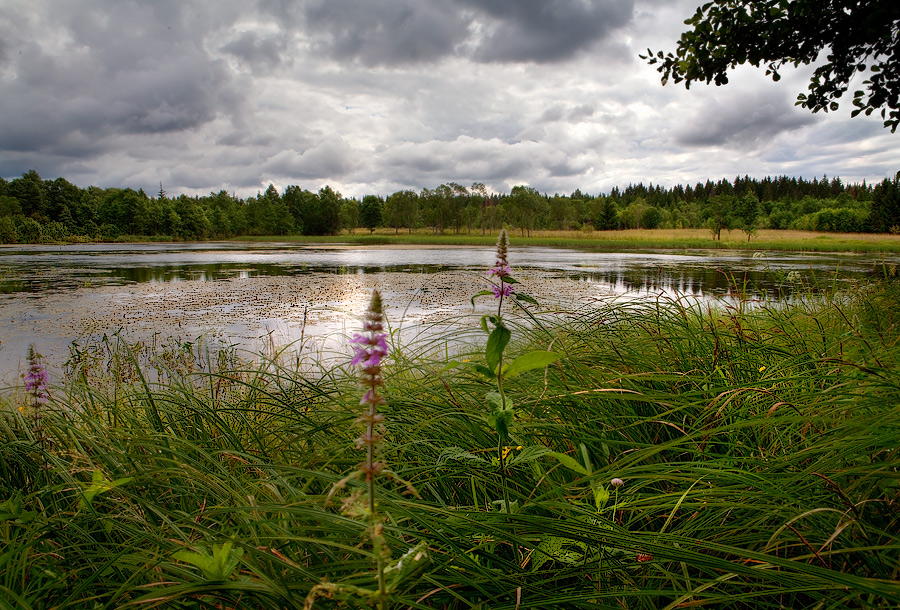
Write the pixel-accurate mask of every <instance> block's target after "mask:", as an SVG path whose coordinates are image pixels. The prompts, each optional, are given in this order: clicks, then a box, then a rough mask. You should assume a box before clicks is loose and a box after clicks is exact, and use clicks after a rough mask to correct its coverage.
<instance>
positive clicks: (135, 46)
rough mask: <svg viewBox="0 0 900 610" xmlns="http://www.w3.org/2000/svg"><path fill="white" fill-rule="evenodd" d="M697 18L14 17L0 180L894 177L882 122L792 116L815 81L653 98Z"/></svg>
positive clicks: (39, 4) (273, 12)
mask: <svg viewBox="0 0 900 610" xmlns="http://www.w3.org/2000/svg"><path fill="white" fill-rule="evenodd" d="M694 8H695V1H690V0H679V1H678V2H675V3H672V2H661V1H660V0H592V1H587V0H442V1H440V2H435V1H433V0H368V1H366V2H361V1H358V0H299V1H293V0H257V1H256V2H248V1H240V0H216V1H215V2H213V1H212V0H198V1H197V2H190V3H185V2H179V1H176V0H155V1H154V2H142V1H138V0H97V1H95V2H91V3H73V2H67V1H66V0H7V2H4V10H3V12H2V13H0V85H2V91H3V93H2V95H0V117H2V120H0V174H2V176H3V177H5V178H7V179H10V178H15V177H17V176H19V175H21V174H22V173H24V172H26V171H28V170H30V169H35V170H37V171H38V172H39V173H40V174H41V175H42V176H43V177H45V178H55V177H57V176H64V177H66V178H68V179H69V180H71V181H72V182H74V183H76V184H79V185H81V186H87V185H89V184H96V185H98V186H129V187H132V188H143V189H145V190H146V191H147V192H155V191H156V189H158V186H159V183H160V182H162V183H163V184H164V187H165V189H166V190H167V191H168V192H169V193H170V194H178V193H187V194H205V193H208V192H210V191H218V190H219V189H227V190H228V191H233V192H235V193H237V194H238V195H241V196H247V195H252V194H255V193H256V192H257V191H259V190H264V189H265V187H266V186H267V185H268V184H269V183H270V182H271V183H274V184H275V185H276V186H278V187H279V188H284V187H285V186H287V185H289V184H298V185H300V186H302V187H303V188H310V189H312V190H316V189H318V188H320V187H321V186H324V185H325V184H329V185H331V186H332V187H334V188H335V189H336V190H339V191H341V192H342V193H343V194H344V195H351V196H362V195H364V194H368V193H378V194H382V195H386V194H389V193H391V192H393V191H395V190H400V189H405V188H413V189H421V188H423V187H428V188H433V187H435V186H437V185H438V184H440V183H443V182H450V181H453V182H458V183H461V184H471V183H472V182H483V183H485V184H487V185H488V187H489V188H490V189H493V190H495V191H498V192H499V191H506V192H508V190H509V189H510V188H511V187H512V186H515V185H517V184H527V185H529V186H533V187H535V188H537V189H538V190H540V191H543V192H549V193H553V192H571V191H573V190H574V189H576V188H577V189H581V190H582V191H585V192H595V193H596V192H603V191H608V190H609V189H610V188H612V187H614V186H626V185H627V184H628V183H629V182H645V183H647V182H653V183H662V184H674V183H676V182H683V183H684V182H691V183H693V182H696V181H698V180H706V179H708V178H709V179H718V178H720V177H728V176H734V175H739V174H740V175H743V174H750V175H771V174H782V173H789V174H791V175H802V176H807V177H810V176H821V175H822V174H823V173H827V174H828V175H840V176H842V177H843V178H844V179H845V180H862V179H867V180H878V179H881V178H882V177H884V176H887V175H892V174H893V173H894V172H896V171H897V169H898V168H897V167H895V165H896V159H895V156H894V155H893V150H894V149H895V148H896V147H895V145H894V142H895V139H893V136H891V134H890V132H888V131H887V130H883V129H881V127H880V122H879V121H878V120H877V117H872V118H858V119H852V120H851V119H850V118H849V110H846V109H844V108H842V109H841V110H840V111H839V112H835V113H829V114H823V115H811V114H809V113H808V112H807V111H805V110H802V109H798V108H795V107H794V106H793V97H794V96H795V95H796V93H797V92H799V91H803V90H804V89H805V82H804V79H805V78H808V72H806V73H804V72H803V71H802V70H800V71H796V73H793V72H786V73H785V74H784V77H785V78H784V79H783V80H782V82H781V83H777V84H775V83H772V82H771V81H770V80H768V79H767V78H765V76H764V75H763V74H761V73H759V72H758V71H754V70H749V69H748V70H741V71H738V73H737V74H736V75H735V76H734V78H732V84H730V85H729V86H728V87H724V88H716V87H702V86H700V87H694V88H692V89H691V90H690V91H685V90H684V89H683V88H680V87H678V86H672V85H669V86H667V87H663V86H661V84H660V82H659V79H658V75H657V74H656V72H655V71H654V70H653V68H652V67H650V66H647V65H646V64H644V63H643V62H642V61H641V60H640V59H639V58H638V57H637V55H638V53H640V52H642V51H644V50H645V49H646V48H647V47H652V48H661V49H671V48H673V47H674V44H675V40H676V39H677V36H678V33H679V32H680V29H681V27H682V26H681V22H682V21H683V19H684V18H686V17H688V16H690V15H691V14H692V13H693V11H694Z"/></svg>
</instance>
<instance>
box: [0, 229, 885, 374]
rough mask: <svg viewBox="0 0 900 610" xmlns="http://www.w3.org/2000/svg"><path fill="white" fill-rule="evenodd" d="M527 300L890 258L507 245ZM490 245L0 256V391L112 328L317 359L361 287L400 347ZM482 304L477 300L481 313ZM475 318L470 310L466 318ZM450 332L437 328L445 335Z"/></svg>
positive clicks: (454, 303)
mask: <svg viewBox="0 0 900 610" xmlns="http://www.w3.org/2000/svg"><path fill="white" fill-rule="evenodd" d="M509 259H510V263H511V264H512V266H513V268H514V274H515V276H516V277H517V278H518V279H520V280H522V281H523V287H527V290H526V292H528V293H529V294H532V296H535V297H536V298H538V299H539V300H540V301H541V303H542V305H547V306H548V307H555V308H560V307H575V306H583V305H585V304H589V303H590V302H591V301H592V300H596V299H608V298H626V299H634V298H655V297H657V296H660V295H662V296H667V297H673V298H674V297H681V298H690V299H699V300H724V301H726V302H727V301H728V299H730V298H732V297H731V295H732V294H733V293H734V291H735V289H736V287H737V288H739V289H740V290H741V291H742V292H743V293H744V294H745V295H746V296H749V297H750V298H752V299H759V298H763V297H765V298H767V299H770V298H790V296H791V294H792V293H793V292H794V291H796V290H801V291H803V292H804V293H808V292H809V291H815V290H816V289H817V287H819V286H823V285H830V284H832V283H834V282H848V281H855V280H858V279H861V278H864V277H866V276H870V275H874V274H877V273H879V270H880V269H881V267H882V265H884V264H888V265H896V264H897V263H898V262H900V257H897V256H889V257H887V258H884V257H881V256H873V255H868V256H862V255H851V254H798V253H782V252H778V253H775V252H766V253H752V252H727V253H722V252H719V251H652V252H622V253H599V252H586V251H579V250H572V249H553V248H531V247H529V248H515V247H513V248H510V253H509ZM493 260H494V250H493V248H490V247H483V248H474V247H436V248H435V247H427V248H423V247H386V246H385V247H377V246H372V247H359V246H344V245H315V246H308V245H296V244H285V243H266V244H241V243H234V242H221V243H190V244H137V245H135V244H86V245H84V244H83V245H67V246H34V245H30V246H0V381H2V382H4V383H12V382H14V381H15V378H16V376H17V373H18V372H19V371H21V370H22V368H23V361H24V358H25V355H26V353H27V348H28V345H29V344H34V345H35V347H36V348H37V349H38V351H40V352H41V353H42V354H44V356H45V357H47V358H48V361H50V362H51V363H54V364H56V365H59V364H61V363H62V362H64V361H65V359H66V357H67V355H68V353H69V346H70V345H71V343H72V342H73V341H76V342H85V341H92V340H97V338H98V337H101V336H103V334H107V335H109V334H111V333H115V332H120V333H123V334H125V335H127V337H128V338H129V339H130V340H149V339H150V338H153V339H154V340H166V339H169V338H174V339H177V340H180V341H181V340H194V339H196V338H197V337H199V336H201V335H202V336H204V337H207V338H210V339H211V340H213V341H214V342H218V343H219V344H227V345H238V346H240V347H242V348H246V349H248V350H250V351H255V350H257V349H259V346H260V343H261V342H263V341H265V342H270V343H271V342H277V343H279V344H289V343H292V342H296V341H298V340H299V339H301V338H302V339H303V341H309V342H311V344H312V345H313V346H315V347H316V348H317V349H322V348H323V347H324V346H326V344H327V343H328V338H329V337H330V338H331V342H332V344H337V343H340V342H341V340H342V338H343V337H344V336H345V333H347V332H348V328H349V329H350V331H352V330H353V329H355V328H356V326H355V325H356V324H357V320H358V317H359V315H361V313H362V311H363V310H364V308H365V305H366V302H367V299H368V295H369V293H370V292H371V289H372V288H373V287H375V286H378V287H379V288H380V289H381V290H382V291H383V292H384V293H385V301H386V302H387V303H389V304H390V305H389V308H388V318H389V320H391V322H392V324H393V325H394V327H395V328H401V329H404V332H406V336H407V337H408V338H410V339H412V338H414V337H415V336H418V334H419V333H420V332H422V331H421V329H423V328H432V327H434V325H437V326H440V325H441V320H445V321H446V320H447V319H448V318H452V319H453V320H454V322H453V323H456V322H458V321H459V318H458V316H461V315H464V314H466V313H471V311H472V307H471V304H470V301H469V298H470V297H471V295H472V294H474V293H475V292H477V291H479V290H482V289H484V288H485V287H486V286H487V284H485V283H484V282H485V279H484V270H485V269H487V268H488V267H490V266H491V264H492V263H493ZM486 305H487V304H485V306H486ZM476 313H477V312H476ZM443 328H445V329H446V325H445V326H444V327H443Z"/></svg>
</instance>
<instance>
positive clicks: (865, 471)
mask: <svg viewBox="0 0 900 610" xmlns="http://www.w3.org/2000/svg"><path fill="white" fill-rule="evenodd" d="M898 299H900V286H898V285H897V284H896V283H891V282H882V283H878V284H871V285H865V286H859V287H856V288H854V289H852V290H850V291H846V292H841V293H830V294H828V295H827V296H826V297H825V298H819V297H816V298H812V297H810V298H808V299H800V300H797V301H795V302H793V303H791V304H789V305H779V306H750V305H749V304H740V303H739V304H738V305H734V306H730V307H724V306H720V307H711V306H701V305H697V304H695V303H694V302H688V301H680V300H677V299H675V300H669V299H659V300H656V301H650V302H630V303H624V304H623V303H619V302H615V301H609V302H598V303H596V304H595V305H593V306H592V307H590V308H588V309H584V310H582V311H577V312H570V313H568V314H558V315H551V314H549V313H544V312H541V310H540V309H539V308H536V307H534V306H531V307H530V308H529V309H527V312H526V311H520V313H519V314H518V315H514V313H513V312H510V311H507V312H505V313H504V314H503V324H504V325H505V327H506V328H508V329H509V331H510V335H511V337H512V338H511V340H510V341H509V343H508V344H507V345H506V346H505V349H504V351H503V356H502V358H503V362H512V361H514V359H515V358H516V357H518V356H520V355H522V354H528V353H532V352H535V351H542V350H543V351H550V350H552V351H553V352H554V353H558V354H560V355H561V357H560V358H559V359H557V360H555V361H553V362H552V363H550V364H549V365H547V366H546V367H535V368H532V369H531V370H525V371H523V372H521V374H517V375H514V376H508V377H504V378H503V379H502V388H503V392H504V394H505V395H507V396H511V397H515V408H514V409H515V410H514V416H513V417H512V418H511V421H509V426H508V430H507V431H506V434H507V436H508V442H506V443H501V444H500V445H499V447H500V451H499V453H498V440H499V436H498V430H497V429H496V425H495V423H496V422H493V423H492V421H491V417H490V416H491V413H490V411H489V410H487V409H486V408H485V394H486V393H488V392H490V391H491V390H492V389H495V388H496V387H497V380H496V379H491V378H490V377H489V376H486V375H485V374H484V371H483V370H481V369H479V368H478V367H479V366H480V367H484V365H485V354H486V352H485V351H484V349H483V341H484V339H483V338H482V339H480V341H479V340H475V341H473V342H472V343H471V347H470V348H469V347H467V346H466V345H467V344H462V345H461V344H460V343H459V341H458V335H459V333H454V334H453V336H446V337H443V338H441V337H437V338H436V337H434V336H432V337H430V338H428V339H421V340H420V341H418V342H414V343H412V344H408V345H405V344H398V343H396V342H394V343H393V344H392V345H391V346H390V354H391V356H390V358H388V359H386V360H385V361H384V362H382V363H381V365H382V370H381V374H382V376H383V380H384V385H383V386H380V393H381V395H382V396H383V404H382V401H379V406H378V412H379V413H380V414H383V416H384V419H383V421H382V420H380V424H381V425H383V430H382V438H381V440H380V445H379V453H378V459H379V461H381V462H383V463H384V464H386V465H387V467H388V468H390V469H391V470H392V471H393V473H394V474H395V476H392V477H389V478H382V479H381V480H380V481H379V486H378V487H379V488H378V490H377V492H375V491H374V490H372V488H371V487H368V485H367V482H366V481H365V480H364V478H363V479H360V480H358V481H354V480H350V481H349V482H348V481H347V477H348V475H349V474H351V473H353V472H355V471H357V469H358V468H359V466H358V464H359V461H360V458H359V456H358V453H357V451H356V450H355V448H354V445H355V439H356V437H358V436H359V428H358V426H356V425H354V422H355V421H356V420H357V419H358V417H359V412H360V404H359V402H360V400H359V396H360V390H359V385H358V381H357V376H356V372H355V371H354V370H353V369H352V367H351V366H350V358H349V356H348V357H347V358H346V359H345V360H341V361H338V362H337V363H336V364H334V363H332V364H326V363H324V362H323V363H322V364H321V366H320V367H318V368H317V369H303V370H301V369H299V368H297V367H292V366H291V365H290V364H286V363H285V362H282V361H281V360H280V359H278V358H277V357H276V356H272V357H269V358H267V359H266V358H263V359H262V360H258V361H257V363H256V364H254V365H246V364H242V363H240V362H239V361H236V360H231V361H229V362H230V364H229V366H228V367H227V368H225V369H216V368H214V369H210V368H209V367H206V368H202V367H199V366H198V367H189V366H185V367H182V368H181V369H180V370H174V368H172V367H170V368H168V369H166V370H165V371H158V370H154V367H168V366H169V364H167V362H168V361H167V360H165V359H160V360H152V359H146V358H142V357H140V356H139V355H138V354H136V353H135V352H134V351H133V350H132V349H131V348H130V347H129V346H128V345H126V344H118V346H117V348H116V350H117V351H115V353H114V354H113V356H114V359H113V358H112V356H111V360H110V363H113V365H114V366H117V367H123V368H127V369H128V375H124V374H123V375H119V376H115V379H116V380H117V381H116V383H109V380H108V379H107V380H105V381H104V380H102V379H100V378H97V377H92V376H83V375H82V376H79V375H72V376H71V377H69V378H67V379H64V380H56V383H53V380H51V383H50V386H49V391H48V399H47V400H46V402H44V403H43V404H42V409H43V411H42V417H41V419H40V431H39V435H36V433H35V430H34V423H33V418H30V417H29V416H28V414H27V413H25V412H24V411H20V410H19V408H18V407H19V406H22V402H21V401H22V400H26V399H27V396H23V393H22V392H21V391H17V392H8V393H7V394H5V396H4V399H3V400H4V402H3V406H2V409H3V410H2V417H0V539H2V541H3V544H2V549H3V550H2V552H0V608H34V609H38V608H59V609H65V608H78V609H81V608H91V609H100V608H121V607H135V608H260V609H262V608H303V607H304V603H305V601H306V600H307V598H308V596H309V594H310V592H311V591H313V589H314V588H316V587H317V586H318V587H319V589H318V593H317V594H316V595H315V596H314V605H313V607H315V608H337V607H357V606H359V607H367V606H369V605H370V604H371V603H374V602H373V600H376V601H377V603H378V604H383V605H384V606H385V607H391V608H460V609H463V608H492V609H504V608H505V609H510V610H512V609H517V608H523V609H524V608H560V609H573V610H574V609H581V608H594V609H596V608H629V609H641V610H642V609H648V610H649V609H651V608H652V609H657V608H682V607H691V606H706V607H716V608H729V609H730V608H734V609H739V608H741V609H743V608H799V607H803V608H867V609H868V608H895V607H897V605H898V604H900V510H898V508H900V449H898V447H900V381H898V380H900V317H898V313H897V309H896V304H897V302H898ZM475 337H477V335H475ZM442 341H444V342H446V344H447V345H448V346H450V345H453V346H455V347H453V348H450V347H448V348H447V352H446V353H447V354H448V355H444V353H445V352H442V351H441V350H440V349H438V348H439V347H440V345H441V342H442ZM451 349H452V350H453V351H452V353H450V350H451ZM501 370H502V369H501ZM501 471H502V472H501ZM501 474H502V476H501ZM341 481H344V482H345V483H344V484H345V485H346V487H347V490H348V491H350V492H352V491H353V490H354V489H356V490H358V491H360V492H361V493H370V494H373V495H372V496H367V497H372V498H377V505H376V506H374V507H372V506H371V505H370V510H371V511H372V512H373V513H374V512H375V511H377V515H378V523H379V525H380V526H382V529H380V531H379V535H380V541H379V544H380V545H383V548H376V549H373V547H372V544H371V540H372V537H373V534H372V529H373V520H372V519H368V520H367V519H364V518H363V519H360V518H355V517H354V516H353V515H352V514H347V513H346V511H343V512H342V511H341V509H340V507H339V506H336V505H335V502H329V494H330V493H331V491H332V489H333V488H334V486H335V485H336V484H338V483H339V482H341ZM614 481H615V483H614ZM409 486H412V487H414V488H415V489H416V490H417V493H418V497H416V496H411V495H409V494H408V493H406V492H407V491H408V490H409ZM376 493H377V495H375V494H376ZM513 506H515V507H516V508H515V510H512V509H511V507H513ZM426 550H427V557H428V560H427V561H416V560H415V559H416V557H423V556H425V555H424V554H423V551H426ZM379 566H380V567H379ZM379 574H381V576H380V577H379ZM326 583H328V584H331V585H337V586H335V587H332V588H330V589H329V588H328V587H325V588H322V585H323V584H326ZM373 589H374V590H377V591H379V595H378V596H377V597H375V598H373V597H372V596H367V595H366V594H363V593H360V594H356V593H355V592H356V591H359V592H365V591H372V590H373Z"/></svg>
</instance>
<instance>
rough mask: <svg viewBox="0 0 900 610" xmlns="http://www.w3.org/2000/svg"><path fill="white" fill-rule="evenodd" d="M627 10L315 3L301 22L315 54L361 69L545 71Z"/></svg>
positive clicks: (393, 1) (628, 3) (516, 2)
mask: <svg viewBox="0 0 900 610" xmlns="http://www.w3.org/2000/svg"><path fill="white" fill-rule="evenodd" d="M276 6H277V11H278V12H279V13H281V14H284V7H282V6H281V5H280V4H279V5H276ZM633 10H634V6H633V2H632V0H595V1H593V2H584V1H583V0H452V1H450V2H432V1H430V0H370V1H368V2H365V3H360V2H358V1H355V0H316V1H315V2H312V3H310V4H308V5H307V6H306V8H305V20H306V25H307V27H308V32H307V33H308V35H309V36H310V37H311V38H312V39H313V40H314V41H315V44H316V46H317V47H318V48H319V49H320V50H321V51H323V52H325V53H326V54H328V55H329V56H331V57H334V58H336V59H340V60H353V61H358V62H360V63H362V64H363V65H367V66H377V65H397V64H401V65H402V64H409V63H419V62H433V61H437V60H440V59H442V58H444V57H447V56H451V55H457V56H471V57H472V58H474V59H475V60H476V61H481V62H510V63H517V62H537V63H546V62H558V61H563V60H566V59H568V58H571V57H572V56H574V55H575V54H577V53H579V52H581V51H585V50H588V49H590V48H592V47H593V46H594V45H596V44H597V43H598V42H600V41H602V40H604V39H605V38H607V37H608V36H609V35H610V33H611V32H613V31H615V30H616V29H618V28H621V27H623V26H625V25H626V24H628V23H629V22H630V21H631V17H632V12H633Z"/></svg>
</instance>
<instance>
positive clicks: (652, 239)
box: [238, 229, 900, 253]
mask: <svg viewBox="0 0 900 610" xmlns="http://www.w3.org/2000/svg"><path fill="white" fill-rule="evenodd" d="M238 241H251V242H253V241H256V242H269V241H278V242H293V243H311V244H316V243H348V244H363V245H383V244H389V245H435V246H447V245H461V246H493V245H494V242H495V241H496V238H495V236H494V235H492V234H490V233H488V234H487V235H481V234H480V233H478V232H477V231H475V232H473V233H471V234H470V233H458V234H457V233H452V232H447V233H444V234H432V233H431V232H430V231H423V230H419V231H415V232H413V233H407V232H400V233H395V232H394V231H393V230H386V229H379V230H377V231H375V232H374V233H369V231H367V230H362V229H358V230H356V231H354V232H353V233H343V234H341V235H331V236H321V237H313V236H308V235H296V236H261V237H242V238H238ZM515 241H516V245H519V246H544V247H560V248H582V249H590V250H596V251H601V252H613V251H618V250H637V249H659V248H665V249H680V250H692V249H713V250H721V249H731V250H751V251H755V250H784V251H796V252H874V253H879V252H883V253H888V252H890V253H896V252H900V236H898V235H887V234H873V233H815V232H811V231H773V230H763V231H759V232H758V233H757V234H755V235H754V236H753V237H752V239H750V240H749V241H748V240H747V234H746V233H743V232H741V231H723V232H722V239H721V240H714V239H712V236H711V234H710V232H709V231H707V230H703V229H655V230H641V229H635V230H628V231H592V232H584V231H532V232H531V235H530V236H525V235H519V234H518V233H516V235H515Z"/></svg>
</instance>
